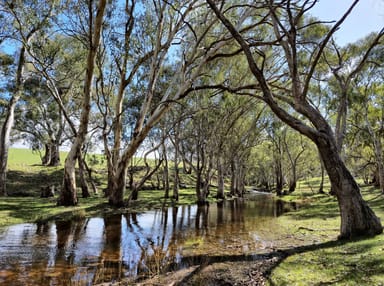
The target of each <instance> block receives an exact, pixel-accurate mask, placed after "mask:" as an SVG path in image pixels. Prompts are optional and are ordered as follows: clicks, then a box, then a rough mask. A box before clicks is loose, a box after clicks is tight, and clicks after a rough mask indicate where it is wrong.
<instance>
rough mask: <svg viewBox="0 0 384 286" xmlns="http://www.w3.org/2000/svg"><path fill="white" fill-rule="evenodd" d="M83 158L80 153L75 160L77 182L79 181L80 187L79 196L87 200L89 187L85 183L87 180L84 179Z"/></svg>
mask: <svg viewBox="0 0 384 286" xmlns="http://www.w3.org/2000/svg"><path fill="white" fill-rule="evenodd" d="M84 160H85V158H83V155H82V153H80V154H79V158H78V160H77V162H78V164H79V181H80V187H81V196H82V197H83V198H89V197H90V196H91V194H90V193H89V186H88V183H87V179H86V178H85V172H86V170H85V163H84Z"/></svg>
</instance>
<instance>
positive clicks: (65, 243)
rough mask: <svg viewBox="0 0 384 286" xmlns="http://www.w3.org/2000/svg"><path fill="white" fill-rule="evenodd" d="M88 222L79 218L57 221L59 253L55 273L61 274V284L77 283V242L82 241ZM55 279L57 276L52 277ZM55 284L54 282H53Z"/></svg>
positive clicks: (56, 256) (56, 257) (56, 258)
mask: <svg viewBox="0 0 384 286" xmlns="http://www.w3.org/2000/svg"><path fill="white" fill-rule="evenodd" d="M87 223H88V220H86V219H85V218H82V217H80V218H78V219H77V220H76V221H74V220H56V222H55V224H56V239H57V252H56V255H55V271H56V272H58V273H59V274H60V276H59V281H57V282H56V283H58V284H60V283H62V282H63V281H77V280H79V279H81V278H79V277H78V276H81V275H78V271H79V270H78V269H77V267H76V265H75V257H76V253H77V242H78V241H79V240H80V239H81V237H82V234H83V230H84V229H86V225H87ZM52 277H53V278H52V279H55V278H54V277H55V275H52ZM52 282H54V281H52Z"/></svg>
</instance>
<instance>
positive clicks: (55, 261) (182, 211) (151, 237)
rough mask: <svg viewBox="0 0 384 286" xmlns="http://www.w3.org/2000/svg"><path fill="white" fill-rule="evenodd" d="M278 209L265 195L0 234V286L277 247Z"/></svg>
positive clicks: (146, 270) (96, 276)
mask: <svg viewBox="0 0 384 286" xmlns="http://www.w3.org/2000/svg"><path fill="white" fill-rule="evenodd" d="M285 208H286V206H284V205H283V203H282V202H281V201H275V200H274V199H273V198H272V197H271V196H269V195H259V194H255V195H250V196H249V197H248V199H247V200H244V199H239V200H232V201H225V202H221V203H217V204H210V205H209V206H208V205H207V206H203V207H197V206H180V207H170V208H164V209H161V210H154V211H148V212H145V213H141V214H133V213H127V214H123V215H121V214H119V215H112V216H107V217H95V218H83V219H81V218H78V219H77V220H76V221H62V220H58V221H51V222H47V223H44V224H18V225H13V226H9V227H6V228H0V284H1V285H93V284H97V283H102V282H114V281H119V280H121V279H122V278H137V277H141V276H145V275H147V276H148V275H149V276H150V275H153V274H157V273H160V272H163V271H170V270H173V269H178V268H181V267H186V266H189V265H191V264H194V263H197V259H196V258H199V259H201V257H216V256H225V255H239V254H241V255H243V254H244V255H248V254H250V255H251V254H255V253H262V252H265V251H266V250H268V249H271V248H273V247H276V246H278V243H279V237H277V236H278V234H277V232H276V230H277V229H278V228H279V227H281V226H280V225H279V223H278V220H277V219H276V217H277V216H279V215H280V214H281V213H282V212H283V211H284V209H285Z"/></svg>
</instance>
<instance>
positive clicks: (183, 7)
mask: <svg viewBox="0 0 384 286" xmlns="http://www.w3.org/2000/svg"><path fill="white" fill-rule="evenodd" d="M120 4H123V5H124V7H120V8H119V7H118V6H119V3H117V8H116V9H117V10H115V11H116V13H117V15H119V14H118V12H119V11H120V15H121V16H118V17H114V19H118V20H123V22H120V24H119V25H117V24H114V25H111V27H112V26H113V29H112V30H111V31H110V32H108V33H106V34H105V35H106V36H109V37H110V38H109V40H108V41H105V44H104V45H105V48H106V49H105V57H103V58H101V59H100V62H102V63H108V62H110V63H113V65H112V66H111V65H110V64H109V65H107V66H106V68H105V66H103V64H100V67H101V68H102V70H101V72H100V81H99V83H100V85H99V87H98V89H99V90H101V92H100V94H101V95H102V96H101V99H102V101H100V104H99V107H101V113H102V114H104V118H105V119H104V124H103V126H104V128H103V130H104V131H103V133H104V136H103V138H104V147H105V150H106V157H107V162H108V192H109V202H110V204H112V205H116V206H121V205H123V203H124V201H123V198H124V191H125V188H126V172H127V168H128V164H129V161H130V159H131V158H132V157H133V156H134V154H135V152H136V151H137V149H138V148H139V146H140V145H141V143H142V142H143V140H144V139H145V138H146V136H147V135H148V133H149V132H150V130H151V129H152V128H153V127H154V126H155V125H156V124H157V123H158V122H159V121H160V119H161V118H162V117H163V116H164V114H165V113H166V112H167V111H168V110H169V109H170V108H171V106H172V103H173V102H175V101H178V100H180V99H182V98H184V97H186V96H187V95H188V94H189V93H191V92H192V91H194V90H195V89H196V86H195V84H193V82H194V81H195V80H196V79H197V78H199V77H201V76H203V70H204V66H205V64H206V63H207V62H208V61H209V60H211V59H212V57H213V55H214V54H215V53H216V51H217V50H218V49H219V48H220V47H221V46H223V45H225V44H226V41H225V39H221V38H220V37H219V39H217V37H215V38H214V39H211V40H210V41H211V42H210V43H209V42H207V43H208V44H210V45H211V46H210V47H209V49H207V48H206V47H203V46H202V43H203V40H204V39H206V38H207V35H208V34H209V33H212V31H211V28H212V26H214V24H215V23H217V19H216V18H215V17H211V13H210V11H208V10H207V9H205V5H204V4H202V3H201V1H179V2H177V3H171V2H168V1H162V0H156V1H134V0H132V1H126V2H125V3H120ZM121 11H123V12H121ZM201 22H204V23H206V24H207V25H200V23H201ZM114 29H115V30H114ZM204 44H205V42H204ZM108 49H109V50H110V53H109V54H108V53H107V52H108ZM112 74H117V79H116V77H114V76H111V77H108V76H109V75H112ZM108 78H109V79H111V81H108ZM164 79H168V80H167V81H166V82H164ZM133 102H134V103H136V104H137V107H138V108H137V109H135V108H133V109H132V108H131V106H130V105H129V103H133ZM125 103H128V105H125ZM111 104H113V107H112V108H111ZM132 112H133V114H132ZM127 120H128V122H129V123H130V124H128V126H127V127H128V128H125V130H124V129H123V127H124V124H123V123H124V122H127Z"/></svg>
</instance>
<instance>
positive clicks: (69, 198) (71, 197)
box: [57, 0, 107, 206]
mask: <svg viewBox="0 0 384 286" xmlns="http://www.w3.org/2000/svg"><path fill="white" fill-rule="evenodd" d="M106 5H107V1H106V0H100V1H99V6H98V9H97V14H96V19H95V25H94V27H92V25H93V23H91V25H90V27H92V28H91V31H92V30H93V31H94V32H93V33H90V34H89V37H91V41H90V47H89V51H88V57H87V69H86V75H85V81H84V97H83V103H82V112H81V117H80V125H79V130H78V132H77V134H76V138H75V142H74V143H73V144H72V147H71V150H70V151H69V153H68V155H67V159H66V160H65V164H64V180H63V187H62V190H61V194H60V197H59V199H58V202H57V204H58V205H63V206H74V205H77V202H78V201H77V192H76V172H75V164H76V161H77V159H78V158H79V156H80V151H81V147H82V146H83V143H84V140H85V136H86V134H87V130H88V122H89V112H90V109H91V87H92V80H93V71H94V67H95V57H96V53H97V50H98V47H99V43H100V36H101V30H102V25H103V17H104V10H105V7H106Z"/></svg>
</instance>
